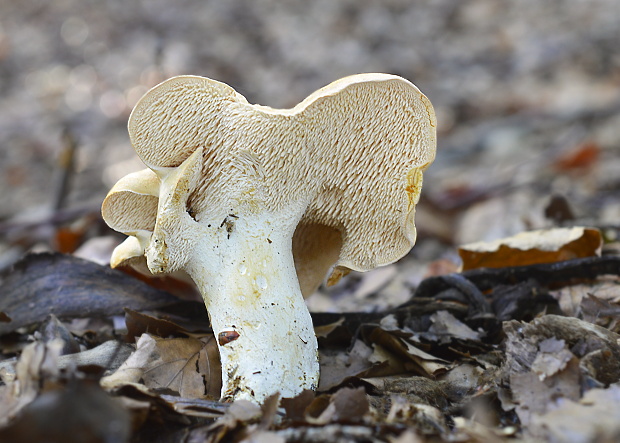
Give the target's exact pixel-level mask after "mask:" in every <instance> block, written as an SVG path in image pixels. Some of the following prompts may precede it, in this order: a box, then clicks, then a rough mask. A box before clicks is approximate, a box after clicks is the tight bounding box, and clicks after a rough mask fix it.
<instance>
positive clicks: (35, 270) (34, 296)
mask: <svg viewBox="0 0 620 443" xmlns="http://www.w3.org/2000/svg"><path fill="white" fill-rule="evenodd" d="M176 302H178V299H177V298H175V297H173V296H172V295H170V294H168V293H166V292H162V291H158V290H156V289H154V288H151V287H150V286H148V285H146V284H144V283H142V282H140V281H138V280H136V279H134V278H132V277H129V276H127V275H126V274H124V273H122V272H120V271H115V270H113V269H110V268H109V267H105V266H100V265H98V264H96V263H92V262H89V261H87V260H83V259H80V258H76V257H72V256H69V255H62V254H47V253H45V254H31V255H27V256H26V257H24V258H23V259H22V260H21V261H20V262H18V263H17V264H15V265H14V266H13V268H12V269H10V270H9V271H8V272H6V273H4V274H2V275H1V276H0V311H2V312H4V313H5V314H6V315H8V316H9V317H10V318H11V322H9V323H2V322H0V335H2V334H7V333H9V332H13V331H15V330H17V329H18V328H21V327H24V326H31V325H35V324H38V323H41V322H42V321H44V320H45V319H46V318H47V317H48V316H49V314H51V313H53V314H54V315H56V317H58V318H61V319H62V318H65V317H66V318H69V317H71V318H83V317H106V318H107V317H109V316H112V315H120V314H122V313H123V310H124V309H125V308H130V309H154V308H158V307H163V306H167V305H171V304H174V303H176Z"/></svg>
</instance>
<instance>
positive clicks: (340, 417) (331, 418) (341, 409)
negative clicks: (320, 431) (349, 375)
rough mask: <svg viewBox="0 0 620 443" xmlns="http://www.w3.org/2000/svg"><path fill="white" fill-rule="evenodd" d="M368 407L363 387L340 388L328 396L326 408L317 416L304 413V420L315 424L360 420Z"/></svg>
mask: <svg viewBox="0 0 620 443" xmlns="http://www.w3.org/2000/svg"><path fill="white" fill-rule="evenodd" d="M369 408H370V405H369V404H368V399H367V397H366V392H365V391H364V388H356V389H352V388H342V389H340V390H338V391H337V392H336V393H335V394H333V395H332V396H331V397H330V399H329V404H328V405H327V408H325V409H324V410H323V411H322V412H321V414H320V415H319V416H318V417H316V418H314V417H311V416H309V415H306V421H308V423H312V424H315V425H325V424H327V423H334V422H339V423H355V422H360V421H363V419H364V417H365V415H366V414H367V413H368V411H369Z"/></svg>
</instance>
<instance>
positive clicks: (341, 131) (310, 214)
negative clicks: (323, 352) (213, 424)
mask: <svg viewBox="0 0 620 443" xmlns="http://www.w3.org/2000/svg"><path fill="white" fill-rule="evenodd" d="M435 126H436V122H435V116H434V112H433V108H432V106H431V104H430V102H429V101H428V99H427V98H426V97H425V96H424V95H423V94H422V93H421V92H420V91H419V90H418V89H417V88H416V87H415V86H414V85H412V84H411V83H409V82H408V81H406V80H404V79H401V78H400V77H395V76H391V75H386V74H365V75H362V76H352V77H348V78H345V79H342V80H339V81H338V82H335V83H333V84H331V85H328V86H327V87H325V88H323V89H321V90H319V91H317V92H316V93H314V94H312V95H311V96H310V97H308V98H307V99H306V100H304V101H303V102H302V103H300V105H298V106H296V107H295V108H293V109H285V110H278V109H271V108H267V107H264V106H257V105H251V104H249V103H248V102H247V100H245V98H243V97H242V96H241V95H239V94H237V93H236V92H235V91H234V90H233V89H232V88H230V87H229V86H227V85H224V84H222V83H219V82H216V81H213V80H210V79H206V78H202V77H191V76H183V77H175V78H173V79H170V80H168V81H166V82H164V83H163V84H161V85H159V86H156V87H155V88H153V89H152V90H151V91H150V92H149V93H147V95H146V96H145V97H144V98H143V99H142V100H141V101H140V102H139V103H138V104H137V105H136V108H135V109H134V111H133V113H132V116H131V118H130V123H129V130H130V137H131V140H132V143H133V145H134V147H135V149H136V152H137V153H138V154H139V155H140V157H141V158H142V160H143V161H144V162H145V163H146V164H147V166H149V167H151V168H153V169H154V170H158V169H163V168H169V167H175V166H178V165H179V164H180V163H182V162H183V161H184V160H185V159H186V158H187V157H188V156H189V155H190V154H191V153H192V152H193V151H194V150H196V149H198V148H203V150H204V154H203V159H202V162H203V164H202V176H201V177H200V179H199V182H198V185H197V187H196V188H195V189H194V190H193V192H192V193H191V196H190V199H189V201H188V209H191V211H192V213H193V214H194V215H195V217H196V219H197V220H199V221H200V220H201V219H218V218H223V217H226V216H227V215H228V213H229V212H230V211H231V210H234V209H235V208H239V207H244V208H246V209H247V208H252V207H255V208H257V210H269V211H274V212H277V211H278V210H280V209H281V208H282V207H284V206H286V205H289V204H292V202H298V201H303V202H304V204H305V205H306V211H305V214H304V216H303V218H302V219H301V221H300V223H301V226H300V227H299V229H302V227H303V226H304V225H308V226H317V225H318V226H325V227H326V228H327V229H329V230H331V231H332V232H333V230H336V231H337V232H339V233H340V237H341V238H340V241H338V240H336V239H334V238H333V236H332V238H331V240H330V239H327V240H325V239H323V243H324V246H323V249H325V251H324V252H323V254H322V256H323V257H324V259H325V260H333V257H334V256H335V257H338V259H337V263H336V264H337V265H338V266H341V267H345V268H348V269H353V270H359V271H365V270H369V269H372V268H374V267H376V266H380V265H384V264H388V263H391V262H394V261H396V260H398V259H399V258H401V257H402V256H403V255H404V254H406V253H407V252H408V251H409V249H410V248H411V246H412V245H413V243H414V241H415V227H414V223H413V212H414V208H415V204H416V203H417V201H418V198H419V194H420V189H421V185H422V172H423V171H424V170H425V169H426V167H428V165H429V164H430V163H431V162H432V161H433V159H434V155H435ZM302 230H303V229H302ZM310 231H311V232H315V231H317V229H311V230H310ZM315 241H317V242H321V241H322V239H321V238H315ZM295 244H297V245H298V246H297V247H298V248H303V245H304V244H306V245H307V244H308V241H304V242H299V241H297V242H295ZM303 252H304V251H299V250H298V251H295V256H296V259H297V257H303V255H304V254H303ZM303 260H305V259H304V258H300V259H299V260H298V261H300V262H301V263H300V265H301V266H303ZM331 264H333V261H332V263H331ZM323 267H324V266H323ZM323 267H321V269H322V268H323ZM313 273H314V274H316V273H318V271H316V270H315V271H314V272H313Z"/></svg>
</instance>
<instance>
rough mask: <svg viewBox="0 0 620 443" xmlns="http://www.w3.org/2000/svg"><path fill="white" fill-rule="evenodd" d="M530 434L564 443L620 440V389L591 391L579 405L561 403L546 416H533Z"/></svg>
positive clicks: (572, 402) (611, 387) (618, 387)
mask: <svg viewBox="0 0 620 443" xmlns="http://www.w3.org/2000/svg"><path fill="white" fill-rule="evenodd" d="M528 431H529V434H530V435H532V436H535V437H538V438H540V439H544V440H545V441H552V442H563V443H588V442H594V441H596V442H612V441H618V439H620V386H618V385H612V386H610V387H609V388H608V389H591V390H590V391H588V392H586V393H585V395H584V396H583V398H582V399H581V400H580V401H579V402H575V401H571V400H563V401H559V402H558V404H557V407H556V408H554V409H552V410H550V411H548V412H547V413H546V414H543V415H539V416H534V417H533V418H532V424H531V426H530V427H529V428H528Z"/></svg>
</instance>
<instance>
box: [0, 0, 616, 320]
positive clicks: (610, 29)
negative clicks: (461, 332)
mask: <svg viewBox="0 0 620 443" xmlns="http://www.w3.org/2000/svg"><path fill="white" fill-rule="evenodd" d="M618 48H620V2H618V1H617V0H564V1H561V0H546V1H544V2H541V1H539V0H519V1H504V2H498V1H495V0H463V1H458V2H455V1H452V0H425V1H421V0H420V1H411V0H409V1H407V0H384V1H376V0H339V1H336V0H315V1H303V0H294V1H288V2H279V1H275V0H227V1H219V0H207V1H204V0H179V1H175V2H166V1H162V0H140V1H138V0H137V1H133V2H125V1H122V0H98V1H94V0H82V1H79V0H57V1H54V2H47V1H41V0H20V1H10V0H3V1H0V268H7V267H8V266H10V265H11V263H13V262H15V260H17V259H18V258H19V257H21V256H22V255H23V254H24V253H25V252H27V251H30V250H33V249H34V250H46V249H52V250H61V251H65V252H74V251H75V250H76V249H79V248H82V249H80V250H81V253H82V254H83V255H85V256H88V257H89V258H97V257H99V259H100V260H103V261H105V257H106V254H109V252H110V250H111V248H112V247H113V245H114V244H115V243H117V242H118V241H120V240H121V236H115V235H114V234H113V233H112V232H111V231H110V230H109V229H107V228H106V227H105V225H104V224H103V223H102V222H101V220H100V215H99V207H100V204H101V201H102V199H103V198H104V196H105V194H106V192H107V191H108V189H109V188H110V187H111V186H112V185H113V184H114V183H115V182H116V180H118V179H119V178H120V177H122V176H123V175H125V174H127V173H129V172H133V171H136V170H138V169H142V168H143V165H142V164H141V162H140V161H139V160H138V159H137V157H136V156H135V154H134V151H133V149H132V148H131V145H130V143H129V140H128V135H127V130H126V122H127V118H128V116H129V113H130V112H131V109H132V107H133V105H134V104H135V103H136V101H137V100H138V99H139V98H140V97H141V96H142V94H144V93H145V92H146V91H147V90H148V89H149V88H150V87H152V86H154V85H156V84H157V83H159V82H161V81H162V80H164V79H166V78H168V77H171V76H174V75H179V74H194V75H202V76H207V77H211V78H213V79H216V80H219V81H222V82H225V83H228V84H229V85H231V86H232V87H234V88H235V89H236V90H237V91H239V92H240V93H241V94H243V95H245V96H246V97H247V98H248V100H249V101H250V102H252V103H259V104H263V105H269V106H273V107H291V106H294V105H295V104H296V103H298V102H299V101H300V100H302V99H303V98H304V97H305V96H306V95H308V94H309V93H311V92H312V91H314V90H316V89H318V88H320V87H322V86H324V85H326V84H328V83H330V82H331V81H333V80H336V79H338V78H340V77H343V76H346V75H350V74H355V73H360V72H387V73H392V74H397V75H400V76H402V77H405V78H407V79H409V80H410V81H412V82H413V83H415V84H416V85H417V86H418V87H419V88H420V89H421V90H422V91H423V92H424V93H425V94H426V95H427V96H428V97H429V98H430V100H431V101H432V103H433V104H434V106H435V110H436V113H437V118H438V122H439V128H438V150H437V160H436V162H435V164H434V165H433V166H432V167H431V168H430V169H429V170H428V172H427V174H426V176H425V183H424V189H423V198H422V201H421V203H420V205H419V210H418V216H417V225H418V232H419V240H418V245H417V246H416V247H415V248H414V249H413V251H412V253H411V254H410V257H408V259H409V262H408V261H407V260H405V261H404V262H403V263H404V264H399V265H398V266H400V267H401V268H394V267H388V268H387V270H383V271H381V272H383V274H377V275H379V276H378V277H376V276H375V277H373V278H372V279H371V280H372V281H371V282H370V283H368V282H366V283H368V284H370V285H371V286H372V284H375V286H376V285H378V284H379V283H381V282H383V284H384V285H385V283H386V282H388V281H390V282H391V281H392V280H393V278H394V276H395V275H396V274H398V275H400V274H406V275H407V276H408V277H406V278H405V277H404V278H403V279H404V283H403V282H401V283H400V284H401V286H400V287H402V285H406V284H415V282H416V281H419V279H420V278H421V277H422V276H423V275H425V274H428V273H429V272H431V273H432V272H439V271H437V270H435V271H433V270H432V269H433V266H434V267H435V268H438V267H439V268H441V267H442V266H443V267H447V269H448V270H449V269H452V267H456V266H458V260H457V259H456V258H455V253H454V247H455V245H458V244H462V243H467V242H472V241H478V240H490V239H494V238H498V237H502V236H506V235H510V234H514V233H517V232H521V231H523V230H526V229H533V228H540V227H546V226H554V225H572V224H589V225H594V226H597V227H601V228H602V229H604V233H605V235H606V236H607V238H608V240H613V239H615V237H616V235H617V232H618V227H619V226H620V222H619V220H620V196H619V194H618V191H619V189H620V155H619V153H620V129H619V128H620V88H619V87H620V51H619V49H618ZM92 240H96V242H94V243H93V242H91V241H92ZM93 244H96V247H94V246H93V247H92V248H91V249H87V252H84V249H83V248H84V247H85V246H86V245H93ZM407 263H411V265H410V266H409V265H407ZM420 263H422V266H420ZM429 263H430V264H429ZM403 266H404V267H406V268H407V269H404V270H403V269H402V267H403ZM399 271H403V272H399ZM405 271H406V272H405ZM381 275H383V276H381ZM356 278H357V279H358V280H357V281H358V283H360V281H361V279H362V277H359V276H358V277H355V276H354V277H352V278H351V279H350V281H354V282H355V281H356ZM382 279H383V280H382ZM378 282H379V283H378ZM350 285H351V283H349V287H350ZM362 286H363V285H362ZM343 287H347V284H345V285H344V286H343ZM358 289H359V285H358ZM365 291H366V292H368V288H366V289H365ZM366 292H364V291H361V293H362V295H361V296H359V297H358V299H359V298H363V297H364V296H366V295H368V294H366ZM397 292H398V291H397ZM401 292H402V291H401ZM364 294H365V295H364ZM397 298H398V297H397ZM358 301H359V300H358ZM397 301H398V300H397ZM326 303H327V302H326ZM356 303H357V302H356ZM317 306H318V307H319V306H323V307H325V308H329V306H326V305H325V306H324V305H321V303H319V302H317Z"/></svg>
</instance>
